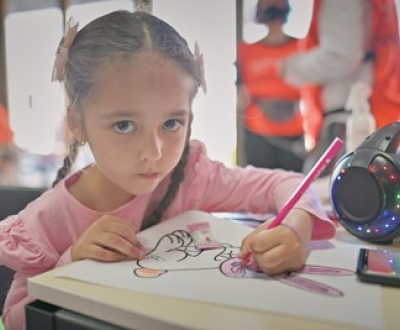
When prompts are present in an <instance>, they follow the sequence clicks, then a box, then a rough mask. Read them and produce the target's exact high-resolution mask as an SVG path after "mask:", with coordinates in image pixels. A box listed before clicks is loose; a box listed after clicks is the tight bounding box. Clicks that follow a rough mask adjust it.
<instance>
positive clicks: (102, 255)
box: [0, 11, 335, 330]
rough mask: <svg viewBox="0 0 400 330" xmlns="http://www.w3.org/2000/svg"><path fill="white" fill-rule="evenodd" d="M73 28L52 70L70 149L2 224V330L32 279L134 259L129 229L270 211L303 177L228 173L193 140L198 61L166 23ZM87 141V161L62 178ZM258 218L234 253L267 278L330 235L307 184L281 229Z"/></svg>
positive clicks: (148, 18)
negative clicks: (80, 264)
mask: <svg viewBox="0 0 400 330" xmlns="http://www.w3.org/2000/svg"><path fill="white" fill-rule="evenodd" d="M70 25H71V26H70V29H69V30H68V31H67V33H66V35H65V38H64V39H63V40H62V42H61V45H60V48H59V51H58V52H57V58H56V62H55V70H54V78H55V79H57V80H59V81H63V82H64V87H65V92H66V96H67V123H68V127H69V129H70V131H71V133H72V136H73V141H72V142H71V145H70V154H69V155H68V156H67V157H66V158H65V160H64V164H63V166H62V168H61V169H60V170H59V172H58V176H57V179H56V181H55V183H54V187H53V188H52V189H50V190H48V191H47V192H46V193H44V194H43V195H42V196H41V197H40V198H39V199H37V200H36V201H34V202H33V203H31V204H30V205H28V206H27V208H26V209H25V210H23V211H21V212H20V213H19V214H17V215H14V216H10V217H9V218H7V219H6V220H5V221H2V222H1V225H0V262H1V263H2V264H4V265H6V266H7V267H10V268H12V269H15V270H16V272H17V273H16V276H15V278H14V282H13V284H12V286H11V289H10V292H9V294H8V297H7V301H6V304H5V312H4V321H5V325H6V329H7V330H16V329H23V328H24V319H25V316H24V307H25V305H26V304H27V303H28V302H30V301H31V300H32V298H30V297H29V296H28V294H27V279H28V278H29V277H31V276H34V275H36V274H39V273H42V272H45V271H47V270H49V269H52V268H55V267H59V266H62V265H65V264H68V263H70V262H73V261H76V260H81V259H85V258H91V259H96V260H100V261H104V262H113V261H118V260H122V259H124V258H126V257H131V258H135V259H141V258H143V256H144V254H145V251H144V248H143V247H142V245H141V244H140V242H139V241H138V240H137V238H136V233H137V232H138V231H140V230H143V229H144V228H147V227H149V226H153V225H155V224H157V223H158V222H160V221H163V220H166V219H168V218H171V217H173V216H175V215H177V214H179V213H181V212H183V211H186V210H191V209H198V210H204V211H208V212H218V211H248V212H253V213H265V212H277V211H279V209H281V208H282V206H283V205H284V203H285V201H286V200H287V199H288V198H289V197H290V195H291V194H292V192H293V191H294V190H295V189H296V187H297V186H298V184H299V183H300V182H301V180H302V176H301V175H300V174H295V173H289V172H284V171H282V170H262V169H256V168H253V167H248V168H232V169H228V168H226V167H225V166H224V165H223V164H221V163H219V162H214V161H211V160H209V159H208V158H207V155H206V152H205V148H204V145H203V144H202V143H200V142H197V141H190V140H189V138H190V125H191V122H192V119H193V114H192V107H191V105H192V101H193V99H194V97H195V95H196V93H197V90H198V87H203V88H204V87H205V84H204V70H203V68H202V64H203V63H202V57H201V56H200V55H199V52H198V51H196V52H195V54H194V55H193V54H192V53H191V51H190V50H189V47H188V45H187V43H186V41H185V40H184V39H183V38H182V37H181V36H180V35H179V34H178V33H177V32H176V31H175V30H174V29H173V28H172V27H171V26H170V25H168V24H167V23H165V22H163V21H161V20H160V19H158V18H156V17H154V16H152V15H149V14H146V13H143V12H135V13H130V12H126V11H117V12H113V13H110V14H108V15H105V16H102V17H100V18H97V19H95V20H94V21H92V22H91V23H89V24H88V25H87V26H85V27H84V28H83V29H82V30H81V31H79V32H78V31H77V30H78V28H77V25H74V24H73V23H71V22H70ZM84 144H88V145H89V146H90V149H91V151H92V153H93V156H94V159H95V162H94V163H93V164H92V165H90V166H88V167H87V168H85V169H84V170H81V171H78V172H76V173H72V174H70V173H69V171H70V168H71V166H72V165H73V162H74V159H75V158H76V155H77V152H78V148H79V146H81V145H84ZM265 226H267V224H263V225H262V226H260V228H259V229H257V230H256V231H255V232H253V233H252V234H251V235H249V236H248V237H246V238H245V239H244V241H243V245H242V249H241V254H240V255H244V254H247V253H248V252H251V253H252V257H253V258H254V259H255V261H256V262H258V264H259V265H260V267H261V269H262V270H263V271H264V272H265V273H267V274H276V273H280V272H283V271H286V270H289V269H297V268H299V267H301V265H302V264H303V263H304V261H305V259H306V257H307V246H308V243H309V242H310V240H311V239H328V238H331V237H333V235H334V233H335V227H334V225H333V224H332V223H331V222H330V221H329V220H328V218H327V217H326V214H325V213H324V212H323V211H322V208H321V205H320V203H319V201H318V199H317V198H316V197H315V195H313V193H312V192H309V193H308V194H306V195H304V197H303V198H302V199H301V200H300V201H299V202H298V204H297V206H296V209H294V210H293V211H292V212H290V214H289V215H288V216H287V218H286V219H285V220H284V222H283V225H281V226H278V227H277V228H275V229H273V230H270V231H264V230H262V229H264V228H265Z"/></svg>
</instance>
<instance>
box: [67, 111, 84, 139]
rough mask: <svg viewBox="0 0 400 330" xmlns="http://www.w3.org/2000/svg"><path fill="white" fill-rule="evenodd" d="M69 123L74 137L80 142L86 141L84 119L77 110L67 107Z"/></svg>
mask: <svg viewBox="0 0 400 330" xmlns="http://www.w3.org/2000/svg"><path fill="white" fill-rule="evenodd" d="M67 124H68V129H69V131H70V132H71V134H72V136H73V138H74V139H75V140H76V141H78V142H86V133H85V130H84V128H83V120H82V118H81V116H80V115H79V114H77V113H76V111H73V110H71V109H70V108H69V107H68V109H67Z"/></svg>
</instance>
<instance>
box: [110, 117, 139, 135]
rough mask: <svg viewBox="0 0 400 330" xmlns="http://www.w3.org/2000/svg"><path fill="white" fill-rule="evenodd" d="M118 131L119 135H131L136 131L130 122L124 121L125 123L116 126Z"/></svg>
mask: <svg viewBox="0 0 400 330" xmlns="http://www.w3.org/2000/svg"><path fill="white" fill-rule="evenodd" d="M114 127H115V129H116V131H117V132H118V133H129V132H132V131H133V130H134V128H135V127H134V126H133V124H132V123H131V122H130V121H127V120H124V121H119V122H118V123H116V124H115V125H114Z"/></svg>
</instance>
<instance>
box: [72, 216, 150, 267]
mask: <svg viewBox="0 0 400 330" xmlns="http://www.w3.org/2000/svg"><path fill="white" fill-rule="evenodd" d="M144 256H145V249H144V247H143V246H142V244H140V242H139V241H138V239H137V237H136V232H135V228H133V226H132V224H130V223H129V222H128V221H126V220H123V219H121V218H118V217H115V216H112V215H104V216H102V217H100V218H99V219H97V220H96V221H95V222H94V223H93V224H92V225H91V226H90V227H89V228H87V229H86V230H85V231H84V232H83V234H82V235H81V236H80V237H79V238H78V240H77V241H75V243H74V244H73V246H72V248H71V258H72V261H77V260H81V259H87V258H88V259H95V260H100V261H120V260H123V259H125V258H126V257H132V258H135V259H143V258H144Z"/></svg>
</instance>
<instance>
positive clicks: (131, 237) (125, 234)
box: [104, 219, 145, 251]
mask: <svg viewBox="0 0 400 330" xmlns="http://www.w3.org/2000/svg"><path fill="white" fill-rule="evenodd" d="M116 220H119V221H115V222H113V223H112V224H108V225H107V226H106V227H105V228H104V230H105V232H108V233H110V234H112V235H117V236H119V237H121V238H124V239H125V240H126V241H127V242H129V243H130V244H131V245H132V246H134V247H136V248H138V249H140V250H142V251H144V250H145V248H144V246H143V245H142V244H141V243H140V242H139V240H138V238H137V236H136V230H135V228H134V227H133V226H132V225H131V224H130V223H128V222H126V221H125V220H120V219H116Z"/></svg>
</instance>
